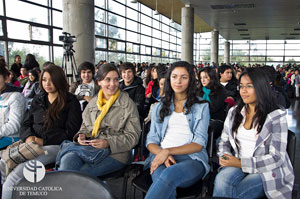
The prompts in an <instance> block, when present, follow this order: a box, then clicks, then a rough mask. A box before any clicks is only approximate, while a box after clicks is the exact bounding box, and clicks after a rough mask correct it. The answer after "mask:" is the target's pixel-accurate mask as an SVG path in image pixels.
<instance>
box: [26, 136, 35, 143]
mask: <svg viewBox="0 0 300 199" xmlns="http://www.w3.org/2000/svg"><path fill="white" fill-rule="evenodd" d="M34 139H35V136H28V137H27V138H26V140H25V143H26V144H29V143H31V142H34Z"/></svg>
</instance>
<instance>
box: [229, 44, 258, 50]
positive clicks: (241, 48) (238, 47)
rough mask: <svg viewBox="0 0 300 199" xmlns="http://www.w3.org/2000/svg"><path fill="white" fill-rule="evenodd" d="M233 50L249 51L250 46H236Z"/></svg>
mask: <svg viewBox="0 0 300 199" xmlns="http://www.w3.org/2000/svg"><path fill="white" fill-rule="evenodd" d="M253 47H254V46H253ZM232 49H233V50H249V44H234V45H233V47H232Z"/></svg>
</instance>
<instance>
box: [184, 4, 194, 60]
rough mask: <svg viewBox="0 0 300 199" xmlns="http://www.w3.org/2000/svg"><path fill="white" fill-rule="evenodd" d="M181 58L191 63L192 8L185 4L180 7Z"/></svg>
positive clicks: (192, 42)
mask: <svg viewBox="0 0 300 199" xmlns="http://www.w3.org/2000/svg"><path fill="white" fill-rule="evenodd" d="M181 27H182V38H181V60H182V61H187V62H189V63H190V64H193V63H194V62H193V58H194V57H193V52H194V8H192V7H191V6H190V5H185V7H183V8H181Z"/></svg>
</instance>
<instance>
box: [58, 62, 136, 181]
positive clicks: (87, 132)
mask: <svg viewBox="0 0 300 199" xmlns="http://www.w3.org/2000/svg"><path fill="white" fill-rule="evenodd" d="M95 79H96V81H97V83H98V85H99V86H100V87H101V89H100V91H99V93H98V95H97V96H95V97H94V98H93V99H92V100H91V101H90V102H89V104H88V105H87V107H86V109H85V110H84V112H83V115H82V117H83V123H82V126H81V128H80V131H79V132H78V133H77V134H76V135H75V136H74V142H76V144H75V147H74V144H73V143H72V144H71V145H73V146H72V147H69V148H68V149H67V150H64V147H62V149H63V151H61V153H60V154H59V157H58V158H57V159H58V163H59V164H60V170H76V171H81V172H83V173H86V174H89V175H94V176H102V175H105V174H108V173H111V172H114V171H117V170H119V169H121V168H123V167H124V166H125V165H126V164H127V163H128V162H129V157H130V151H131V149H132V148H133V147H134V146H135V145H136V144H137V143H138V140H139V136H140V132H141V127H140V122H139V113H138V110H137V107H136V105H135V103H134V102H133V101H132V100H131V99H130V98H129V96H128V94H127V93H126V92H121V91H120V90H119V73H118V70H117V68H116V67H115V66H114V65H111V64H104V65H102V66H101V68H100V69H99V70H98V71H97V74H96V77H95ZM67 144H70V143H67ZM81 149H82V150H81Z"/></svg>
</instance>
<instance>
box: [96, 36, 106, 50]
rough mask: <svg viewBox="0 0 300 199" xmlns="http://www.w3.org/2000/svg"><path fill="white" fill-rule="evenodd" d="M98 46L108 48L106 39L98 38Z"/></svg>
mask: <svg viewBox="0 0 300 199" xmlns="http://www.w3.org/2000/svg"><path fill="white" fill-rule="evenodd" d="M96 48H107V45H106V39H103V38H96Z"/></svg>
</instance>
